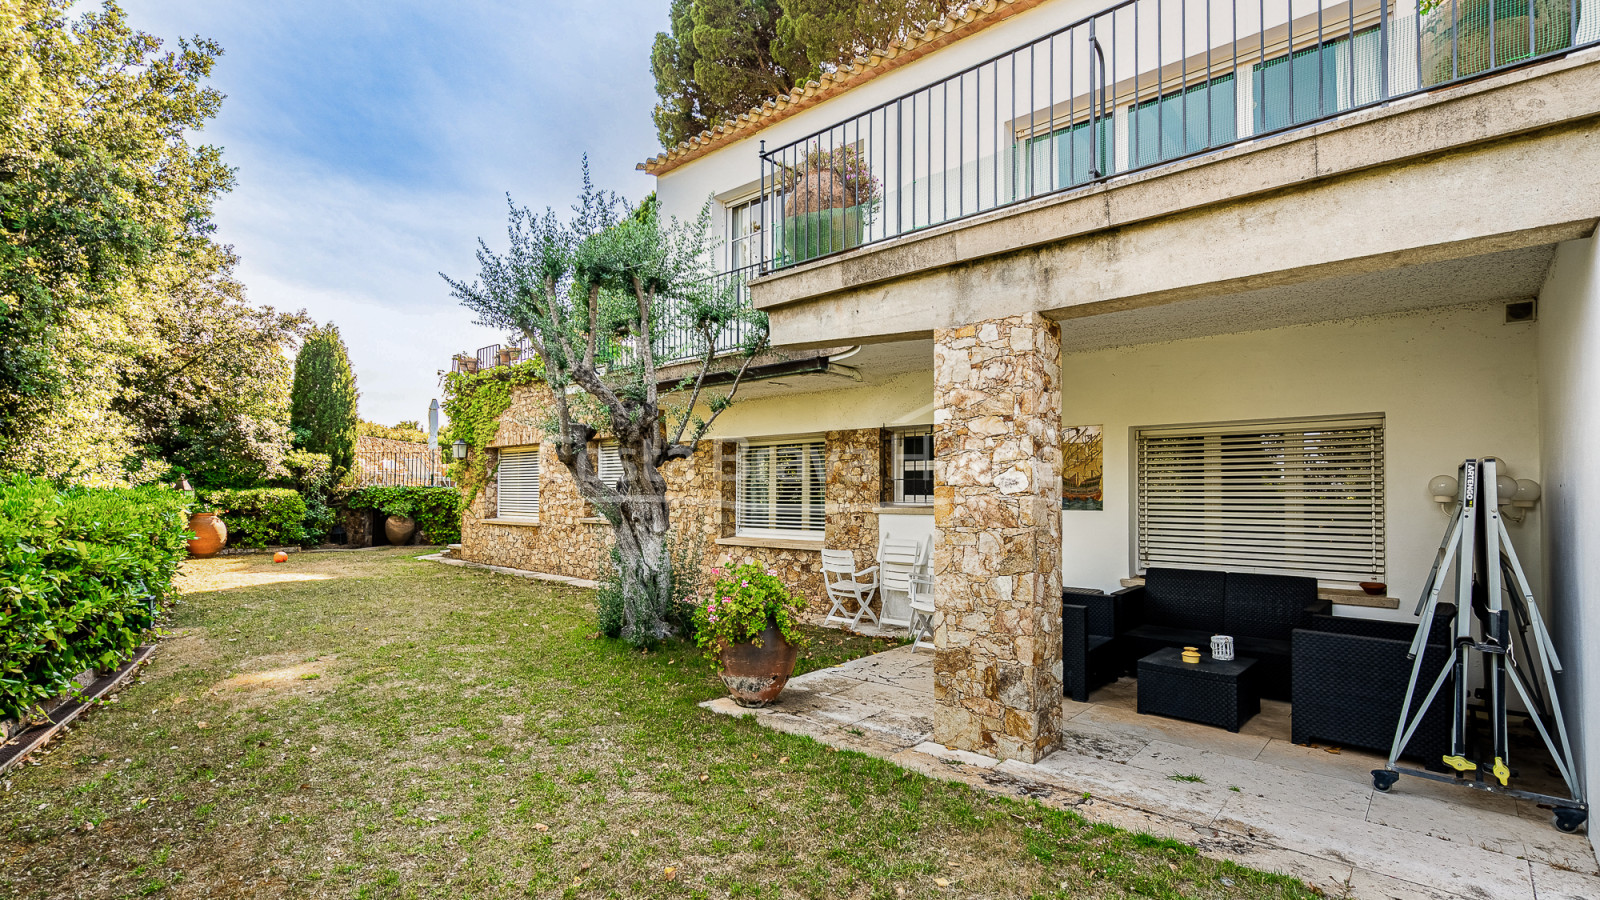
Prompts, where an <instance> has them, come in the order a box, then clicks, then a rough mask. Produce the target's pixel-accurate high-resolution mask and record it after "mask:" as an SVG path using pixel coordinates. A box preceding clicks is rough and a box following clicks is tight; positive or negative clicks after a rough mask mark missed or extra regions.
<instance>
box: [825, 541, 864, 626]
mask: <svg viewBox="0 0 1600 900" xmlns="http://www.w3.org/2000/svg"><path fill="white" fill-rule="evenodd" d="M877 571H878V567H877V566H871V567H869V568H865V569H861V570H859V571H858V570H857V569H856V555H855V553H853V552H851V551H849V550H823V551H822V586H823V588H824V589H825V590H826V591H827V592H828V602H830V603H832V604H833V608H832V609H830V610H829V611H828V615H827V616H826V617H825V618H824V619H823V620H822V624H824V625H827V624H830V623H832V622H849V623H850V624H851V626H857V625H860V624H861V617H862V616H870V617H871V618H872V621H874V622H876V621H878V617H877V616H876V615H874V614H873V612H872V595H873V593H874V592H876V591H877V590H878V582H877V581H876V580H875V579H874V580H872V581H863V580H861V577H862V576H863V575H874V574H876V573H877ZM847 601H854V603H855V604H856V611H855V612H854V613H852V612H850V611H849V610H847V609H845V608H844V607H845V603H846V602H847Z"/></svg>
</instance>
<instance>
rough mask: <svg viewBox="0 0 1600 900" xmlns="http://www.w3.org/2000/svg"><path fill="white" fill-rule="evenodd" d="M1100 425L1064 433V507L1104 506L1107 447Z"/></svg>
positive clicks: (1086, 426)
mask: <svg viewBox="0 0 1600 900" xmlns="http://www.w3.org/2000/svg"><path fill="white" fill-rule="evenodd" d="M1100 432H1101V427H1100V426H1099V425H1078V426H1076V427H1072V428H1064V429H1062V432H1061V508H1062V509H1104V508H1105V501H1104V497H1103V496H1102V494H1101V487H1102V485H1103V483H1104V481H1105V449H1104V444H1103V443H1102V441H1101V435H1100Z"/></svg>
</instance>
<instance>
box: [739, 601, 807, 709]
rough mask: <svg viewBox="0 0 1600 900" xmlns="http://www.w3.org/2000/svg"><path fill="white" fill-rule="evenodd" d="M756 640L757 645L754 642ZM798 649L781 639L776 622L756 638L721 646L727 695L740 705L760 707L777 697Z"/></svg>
mask: <svg viewBox="0 0 1600 900" xmlns="http://www.w3.org/2000/svg"><path fill="white" fill-rule="evenodd" d="M758 641H759V644H760V646H757V643H758ZM799 657H800V652H799V651H798V650H796V649H795V647H794V645H792V644H790V643H789V642H788V641H786V640H784V639H783V632H781V631H779V630H778V625H777V623H776V622H773V621H770V620H769V621H768V622H767V629H766V630H765V631H763V632H761V636H760V638H758V640H757V641H744V642H741V643H738V644H728V645H726V646H724V647H723V648H722V683H723V684H725V685H727V686H728V695H729V696H731V697H732V698H733V702H735V703H737V704H739V705H740V706H746V707H762V706H767V705H769V704H771V703H772V701H774V700H776V699H778V694H779V693H780V692H781V691H782V690H783V686H784V685H786V684H788V683H789V676H790V675H793V674H794V664H795V661H796V660H797V659H799Z"/></svg>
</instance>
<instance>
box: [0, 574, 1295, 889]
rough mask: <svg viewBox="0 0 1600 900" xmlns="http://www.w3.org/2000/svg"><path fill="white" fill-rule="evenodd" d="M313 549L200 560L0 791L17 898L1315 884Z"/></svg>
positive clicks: (682, 653)
mask: <svg viewBox="0 0 1600 900" xmlns="http://www.w3.org/2000/svg"><path fill="white" fill-rule="evenodd" d="M291 560H292V562H290V563H287V564H280V565H273V564H272V563H270V562H268V561H267V558H266V557H242V558H241V557H234V558H226V559H218V560H208V561H201V562H194V563H190V564H188V565H187V566H186V590H187V594H186V596H185V598H184V600H183V602H182V603H181V604H180V605H179V606H178V607H176V609H175V610H174V614H173V617H172V621H171V623H170V629H171V636H170V637H168V638H167V639H166V641H165V642H164V644H163V646H162V647H161V648H160V650H159V651H158V652H157V654H156V656H155V661H154V662H153V663H152V664H151V665H150V666H149V668H148V669H146V670H145V672H144V674H143V675H142V676H141V677H140V679H139V680H138V682H137V683H135V684H133V685H130V686H128V687H126V688H124V689H123V690H122V692H121V693H120V695H119V696H117V697H116V698H115V699H114V700H112V701H111V702H109V703H107V704H105V705H103V706H102V707H101V708H100V709H97V710H95V711H94V712H92V713H91V714H89V715H88V716H87V717H86V718H85V719H83V720H81V722H80V724H79V726H78V727H76V728H75V729H74V730H73V731H72V733H71V734H69V735H67V736H66V737H65V738H64V739H61V740H58V741H57V742H56V743H55V744H54V745H53V746H52V748H51V749H50V750H49V751H48V753H47V755H43V756H40V757H39V758H38V760H37V762H38V764H37V765H33V766H28V767H26V768H24V769H22V770H20V771H16V772H14V773H13V774H12V775H11V776H10V778H9V780H8V783H7V784H6V785H5V788H6V791H5V792H4V793H0V796H3V797H4V800H5V802H4V807H3V809H4V813H3V814H0V815H3V816H4V818H3V819H0V854H3V855H0V895H3V896H10V897H119V898H120V897H138V896H160V897H358V898H380V897H445V898H468V897H638V896H648V897H883V898H898V897H901V896H910V897H933V896H938V897H952V896H953V897H996V898H999V897H1007V898H1009V897H1071V898H1083V897H1121V896H1128V895H1140V896H1148V897H1171V898H1176V897H1250V898H1257V897H1260V898H1267V897H1273V898H1277V897H1283V898H1305V897H1311V896H1313V895H1312V893H1311V892H1310V891H1309V889H1307V888H1306V887H1305V886H1304V885H1302V884H1301V883H1299V882H1297V881H1294V880H1292V879H1288V878H1281V877H1277V876H1269V875H1262V874H1260V873H1256V872H1251V871H1249V870H1246V869H1243V868H1241V867H1238V866H1235V865H1232V864H1230V863H1225V862H1218V861H1215V860H1209V859H1206V858H1204V857H1201V856H1199V855H1198V854H1196V853H1195V852H1194V851H1193V850H1192V849H1191V848H1189V847H1186V846H1184V845H1182V844H1178V843H1174V842H1172V841H1169V840H1165V839H1160V838H1155V837H1152V836H1150V835H1140V834H1132V833H1128V832H1120V831H1117V830H1115V829H1112V828H1109V827H1105V826H1090V825H1088V824H1086V823H1085V822H1084V821H1083V820H1082V819H1081V818H1079V817H1078V816H1076V815H1074V814H1073V813H1071V812H1067V811H1062V810H1058V809H1052V808H1048V807H1045V806H1042V805H1040V804H1038V803H1035V802H1031V801H1020V800H1012V799H1008V798H1004V797H997V796H993V795H990V794H986V793H983V792H979V791H975V790H972V789H970V788H968V787H966V786H964V785H959V784H951V783H946V782H942V781H938V780H935V779H930V778H927V777H924V776H922V775H919V774H915V773H911V772H907V771H905V770H903V769H900V768H898V767H896V766H894V765H891V764H889V763H886V762H884V761H882V760H878V759H874V758H871V757H867V756H864V755H861V754H857V753H851V752H833V751H832V750H831V749H830V748H827V747H825V746H823V745H821V744H818V743H816V742H815V741H812V740H811V739H809V738H804V737H798V736H793V735H786V734H781V733H778V732H774V731H770V730H766V729H763V728H760V727H758V726H756V725H755V724H753V723H752V722H749V721H746V720H742V719H733V718H729V717H726V716H719V715H715V714H712V713H709V712H706V711H705V710H702V709H699V708H698V707H697V706H696V705H695V704H697V703H698V702H700V701H702V700H706V699H709V698H711V697H715V696H718V695H719V694H721V693H722V691H721V684H720V682H719V681H717V679H716V677H715V676H714V675H713V674H712V673H711V672H710V671H709V669H708V668H707V666H706V665H705V663H704V662H703V661H702V660H701V659H700V657H699V656H698V655H697V654H695V653H694V652H692V650H691V648H689V647H686V646H670V647H667V648H664V649H663V650H660V651H657V652H653V653H648V654H641V653H638V652H634V651H630V650H628V649H627V648H626V647H624V646H622V645H620V644H617V643H614V642H611V641H606V640H603V639H602V640H593V639H590V638H589V637H588V635H590V634H592V633H593V632H594V615H593V604H592V600H591V596H590V595H589V594H588V593H587V592H584V591H580V590H577V589H573V588H567V587H558V586H552V585H544V584H539V583H534V582H529V581H525V580H523V579H520V578H514V577H510V576H503V575H492V574H488V573H484V572H479V571H472V570H464V569H459V568H452V567H445V566H439V565H436V564H433V563H426V562H420V561H416V560H414V559H412V558H410V555H409V554H408V552H407V551H404V550H389V551H374V552H369V553H328V554H296V555H294V556H293V557H291ZM818 638H819V639H818V643H817V645H816V646H815V648H814V649H813V650H812V651H811V652H810V654H808V655H807V657H806V658H805V659H804V660H803V661H802V663H801V665H802V667H803V668H818V667H821V666H827V665H832V664H835V663H837V662H840V661H843V660H845V659H849V658H852V657H854V656H859V655H861V654H863V653H867V652H871V651H873V650H875V649H881V648H882V647H883V646H884V645H883V644H882V643H880V642H874V641H872V640H869V639H866V638H860V637H853V636H848V635H843V634H840V633H838V632H825V633H819V635H818Z"/></svg>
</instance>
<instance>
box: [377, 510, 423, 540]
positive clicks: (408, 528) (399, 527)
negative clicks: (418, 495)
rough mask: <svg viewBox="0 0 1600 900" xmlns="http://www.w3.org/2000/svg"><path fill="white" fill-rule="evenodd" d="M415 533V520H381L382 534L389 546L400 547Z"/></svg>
mask: <svg viewBox="0 0 1600 900" xmlns="http://www.w3.org/2000/svg"><path fill="white" fill-rule="evenodd" d="M416 531H417V523H416V520H414V519H412V518H411V517H410V516H390V517H389V518H387V519H384V520H383V533H384V535H385V536H386V537H388V538H389V543H391V544H395V545H400V544H404V543H407V542H409V541H410V540H411V535H413V534H415V533H416Z"/></svg>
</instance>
